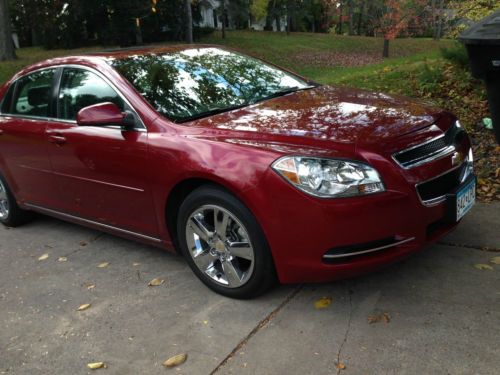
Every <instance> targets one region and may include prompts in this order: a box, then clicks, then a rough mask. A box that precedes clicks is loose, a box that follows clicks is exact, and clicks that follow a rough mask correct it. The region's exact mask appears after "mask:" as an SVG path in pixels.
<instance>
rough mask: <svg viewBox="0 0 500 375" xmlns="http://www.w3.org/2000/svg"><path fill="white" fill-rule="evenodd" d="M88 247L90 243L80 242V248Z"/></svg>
mask: <svg viewBox="0 0 500 375" xmlns="http://www.w3.org/2000/svg"><path fill="white" fill-rule="evenodd" d="M87 245H88V243H87V242H86V241H80V246H82V247H83V246H87Z"/></svg>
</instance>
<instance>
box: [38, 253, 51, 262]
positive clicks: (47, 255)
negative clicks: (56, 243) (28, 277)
mask: <svg viewBox="0 0 500 375" xmlns="http://www.w3.org/2000/svg"><path fill="white" fill-rule="evenodd" d="M47 259H49V254H43V255H41V256H40V257H39V258H38V260H39V261H42V260H47Z"/></svg>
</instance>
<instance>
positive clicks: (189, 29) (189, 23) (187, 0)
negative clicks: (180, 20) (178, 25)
mask: <svg viewBox="0 0 500 375" xmlns="http://www.w3.org/2000/svg"><path fill="white" fill-rule="evenodd" d="M184 11H185V12H186V17H185V18H186V43H189V44H192V43H193V13H192V11H191V0H184Z"/></svg>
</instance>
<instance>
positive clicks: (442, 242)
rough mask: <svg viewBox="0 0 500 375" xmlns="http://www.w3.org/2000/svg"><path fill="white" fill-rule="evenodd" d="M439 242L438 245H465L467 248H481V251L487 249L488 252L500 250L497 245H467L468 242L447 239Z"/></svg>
mask: <svg viewBox="0 0 500 375" xmlns="http://www.w3.org/2000/svg"><path fill="white" fill-rule="evenodd" d="M437 244H438V245H445V246H452V247H464V248H466V249H474V250H481V251H487V252H491V253H498V252H500V248H497V247H489V246H479V245H466V244H461V243H456V242H447V241H438V242H437Z"/></svg>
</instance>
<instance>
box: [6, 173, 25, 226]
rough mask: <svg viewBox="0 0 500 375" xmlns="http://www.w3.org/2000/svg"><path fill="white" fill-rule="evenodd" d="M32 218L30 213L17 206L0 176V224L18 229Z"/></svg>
mask: <svg viewBox="0 0 500 375" xmlns="http://www.w3.org/2000/svg"><path fill="white" fill-rule="evenodd" d="M32 218H33V214H32V213H31V212H30V211H25V210H23V209H21V208H20V207H19V206H18V205H17V202H16V199H15V198H14V195H13V194H12V191H11V190H10V188H9V185H8V184H7V181H6V180H5V178H4V177H3V176H2V175H0V223H2V224H3V225H5V226H6V227H18V226H21V225H23V224H25V223H27V222H28V221H30V220H31V219H32Z"/></svg>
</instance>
